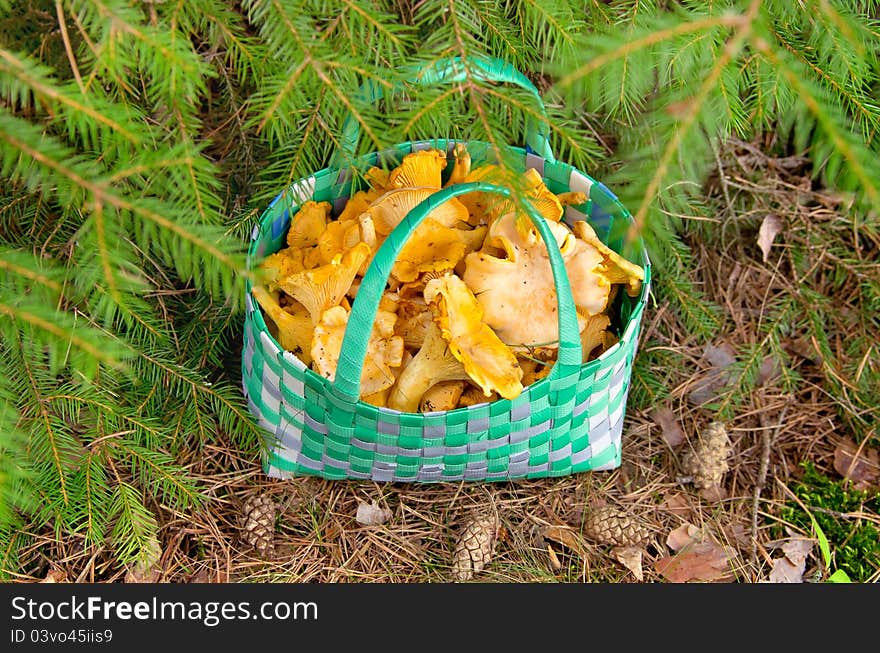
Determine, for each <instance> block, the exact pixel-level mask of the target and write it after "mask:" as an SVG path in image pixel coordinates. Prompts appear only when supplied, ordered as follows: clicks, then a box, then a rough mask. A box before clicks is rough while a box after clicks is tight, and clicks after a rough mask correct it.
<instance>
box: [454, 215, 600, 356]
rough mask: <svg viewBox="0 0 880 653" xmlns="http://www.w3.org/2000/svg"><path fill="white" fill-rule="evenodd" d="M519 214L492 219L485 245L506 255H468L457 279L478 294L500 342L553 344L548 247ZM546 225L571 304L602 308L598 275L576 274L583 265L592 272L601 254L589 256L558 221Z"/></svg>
mask: <svg viewBox="0 0 880 653" xmlns="http://www.w3.org/2000/svg"><path fill="white" fill-rule="evenodd" d="M518 217H521V216H518V214H517V213H514V212H510V213H506V214H505V215H503V216H501V217H500V218H498V219H497V220H495V222H493V223H492V226H491V227H490V228H489V235H488V236H487V237H486V244H488V245H490V246H496V247H500V248H502V249H503V250H504V251H505V253H506V258H498V257H496V256H493V255H492V254H490V253H489V252H487V251H478V252H473V253H471V254H468V255H467V256H466V257H465V259H464V265H465V270H464V273H463V276H462V278H463V280H464V282H465V284H467V286H468V287H469V288H470V289H471V290H472V291H473V293H474V295H476V297H477V298H478V301H479V303H480V306H481V307H482V309H483V319H484V320H485V322H486V324H488V325H489V326H490V327H492V329H494V330H495V332H496V333H497V334H498V337H499V338H501V340H502V341H504V342H505V343H507V344H508V345H510V346H512V347H529V346H542V345H543V346H550V347H555V346H557V344H558V340H559V317H558V308H557V299H556V286H555V283H554V281H553V270H552V268H551V267H550V260H549V258H548V254H547V248H546V246H545V245H544V241H543V239H542V238H541V236H540V234H538V232H537V230H536V229H534V227H533V225H531V223H529V224H528V225H524V224H523V222H522V221H521V220H519V219H517V218H518ZM547 225H548V226H549V227H550V228H551V231H553V234H554V236H556V241H557V243H558V244H559V246H560V250H561V252H562V256H563V260H564V261H565V263H566V270H567V271H568V273H569V280H570V281H571V286H572V291H573V295H574V298H575V304H576V305H578V306H580V305H581V303H586V304H587V305H589V307H590V309H593V308H595V307H596V306H599V305H601V306H602V307H604V302H605V299H606V298H607V296H608V289H607V287H602V286H600V285H599V279H598V278H591V277H590V276H588V275H587V274H581V272H580V271H581V270H582V269H584V268H587V269H589V270H592V268H593V267H595V266H596V265H598V264H599V263H600V262H601V260H602V257H601V255H600V254H599V253H598V252H595V253H594V256H593V257H592V258H591V257H590V252H589V251H588V250H587V249H586V248H587V247H588V246H587V245H586V244H585V243H578V242H576V240H577V239H576V238H575V237H574V235H573V234H572V233H570V232H569V231H568V228H567V227H566V226H565V225H564V224H563V223H556V222H547ZM566 259H568V260H566ZM572 276H575V277H577V280H575V279H573V278H572ZM524 300H525V301H526V302H527V304H524ZM526 306H527V310H526ZM591 312H592V311H591ZM596 312H598V311H596Z"/></svg>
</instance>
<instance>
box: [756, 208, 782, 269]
mask: <svg viewBox="0 0 880 653" xmlns="http://www.w3.org/2000/svg"><path fill="white" fill-rule="evenodd" d="M782 226H783V225H782V219H781V218H780V217H779V216H778V215H775V214H773V213H769V214H767V215H766V216H764V219H763V220H762V221H761V228H760V229H759V230H758V247H760V248H761V253H762V254H763V255H764V263H766V262H767V258H768V257H769V256H770V248H771V247H772V246H773V241H774V240H775V239H776V236H778V235H779V232H781V231H782Z"/></svg>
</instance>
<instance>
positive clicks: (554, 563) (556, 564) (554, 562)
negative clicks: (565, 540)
mask: <svg viewBox="0 0 880 653" xmlns="http://www.w3.org/2000/svg"><path fill="white" fill-rule="evenodd" d="M547 555H548V556H550V566H551V567H553V568H554V569H555V570H557V571H559V570H560V569H562V562H561V561H560V560H559V556H558V555H556V551H554V550H553V545H552V544H548V545H547Z"/></svg>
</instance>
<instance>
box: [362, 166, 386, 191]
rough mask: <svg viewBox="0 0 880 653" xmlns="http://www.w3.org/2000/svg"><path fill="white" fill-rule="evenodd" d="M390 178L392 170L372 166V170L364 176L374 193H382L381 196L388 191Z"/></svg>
mask: <svg viewBox="0 0 880 653" xmlns="http://www.w3.org/2000/svg"><path fill="white" fill-rule="evenodd" d="M390 176H391V171H390V170H386V169H385V168H377V167H376V166H370V169H369V170H367V172H366V173H365V174H364V179H366V180H367V183H368V184H369V185H370V188H371V189H372V190H373V191H380V192H379V194H380V195H381V194H382V193H384V192H385V191H386V190H388V178H389V177H390Z"/></svg>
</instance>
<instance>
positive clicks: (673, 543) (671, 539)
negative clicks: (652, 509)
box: [666, 522, 700, 551]
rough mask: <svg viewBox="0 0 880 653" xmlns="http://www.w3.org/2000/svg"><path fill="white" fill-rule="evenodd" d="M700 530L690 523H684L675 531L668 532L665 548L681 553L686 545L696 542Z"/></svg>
mask: <svg viewBox="0 0 880 653" xmlns="http://www.w3.org/2000/svg"><path fill="white" fill-rule="evenodd" d="M699 535H700V529H699V528H697V527H696V526H694V525H693V524H691V523H688V522H685V523H684V524H682V525H681V526H679V527H678V528H676V529H675V530H672V531H670V532H669V535H668V536H667V537H666V546H668V547H669V548H670V549H672V550H673V551H681V550H682V549H683V548H684V547H686V546H687V545H688V544H693V543H695V542H697V541H698V538H699Z"/></svg>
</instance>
